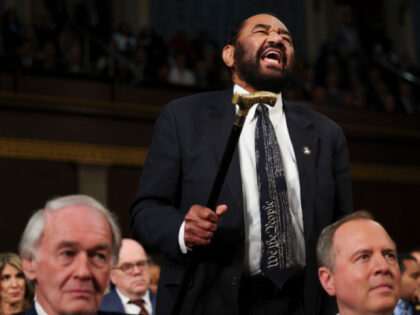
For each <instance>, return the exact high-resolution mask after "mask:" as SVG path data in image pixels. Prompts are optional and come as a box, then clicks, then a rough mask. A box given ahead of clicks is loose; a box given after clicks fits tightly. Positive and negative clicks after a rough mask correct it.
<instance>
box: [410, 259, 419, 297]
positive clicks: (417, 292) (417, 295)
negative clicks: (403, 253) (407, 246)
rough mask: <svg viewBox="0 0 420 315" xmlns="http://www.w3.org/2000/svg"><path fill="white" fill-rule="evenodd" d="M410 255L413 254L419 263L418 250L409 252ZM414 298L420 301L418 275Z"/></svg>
mask: <svg viewBox="0 0 420 315" xmlns="http://www.w3.org/2000/svg"><path fill="white" fill-rule="evenodd" d="M411 256H413V257H414V258H415V259H416V260H417V263H418V264H419V265H420V252H418V251H415V252H411ZM416 300H417V301H420V276H419V277H417V291H416Z"/></svg>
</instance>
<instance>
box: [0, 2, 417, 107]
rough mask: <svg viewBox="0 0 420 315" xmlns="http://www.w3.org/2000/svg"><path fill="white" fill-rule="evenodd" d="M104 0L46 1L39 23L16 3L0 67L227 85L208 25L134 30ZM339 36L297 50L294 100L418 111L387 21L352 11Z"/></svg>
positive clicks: (412, 69) (5, 19) (7, 20)
mask: <svg viewBox="0 0 420 315" xmlns="http://www.w3.org/2000/svg"><path fill="white" fill-rule="evenodd" d="M108 15H109V12H108V9H107V8H105V7H103V6H102V2H100V1H88V0H81V1H79V2H78V3H77V4H76V5H75V6H74V10H73V12H69V10H68V8H67V6H66V2H65V1H64V0H61V1H60V0H59V1H51V0H46V1H45V9H44V10H42V11H41V12H40V13H39V14H38V16H37V18H36V20H35V22H34V23H33V25H23V24H22V23H21V22H20V20H19V17H18V16H17V14H16V11H15V10H14V9H13V8H9V9H7V10H6V11H5V12H4V13H3V15H2V17H1V21H0V30H1V35H2V36H1V41H2V43H1V44H0V49H1V50H0V67H1V68H2V69H5V70H15V69H25V71H38V72H51V73H54V74H58V73H59V74H66V75H68V74H76V75H88V76H93V77H111V78H113V79H115V80H119V81H125V82H127V83H130V84H140V83H141V84H152V85H168V84H169V85H178V86H191V87H198V88H202V89H214V88H222V87H225V86H228V85H229V84H230V79H229V78H230V76H229V73H228V71H227V69H226V68H225V67H224V66H223V64H222V61H221V57H220V54H221V48H222V47H220V45H219V44H218V43H217V42H216V41H215V40H214V39H213V38H212V36H211V33H210V32H209V31H208V30H205V29H203V30H201V31H200V32H199V34H198V35H197V36H196V37H194V38H191V36H189V34H188V32H187V31H186V30H182V29H179V30H176V31H175V32H174V35H173V36H172V38H170V39H169V40H164V39H163V37H162V36H161V35H160V34H157V33H156V32H155V31H154V30H153V29H152V28H149V27H148V28H144V29H142V30H141V31H140V32H139V33H138V34H135V33H134V32H133V31H132V29H131V26H130V25H129V23H128V22H127V21H122V22H121V23H119V25H118V26H117V27H116V28H115V29H111V28H110V25H109V24H110V23H109V20H110V19H109V16H108ZM341 24H342V25H341V27H340V28H339V29H338V31H337V34H336V37H335V39H334V40H331V41H328V42H326V43H325V44H324V45H323V46H322V49H321V50H320V52H319V54H318V57H317V60H316V62H315V63H309V62H306V61H305V58H304V57H303V56H302V53H301V52H299V51H297V52H296V53H297V56H298V58H297V60H296V66H295V73H294V83H293V84H292V85H291V86H290V87H289V89H288V91H287V92H286V93H285V94H286V95H285V98H286V99H287V100H290V101H308V102H312V103H315V104H319V105H329V106H336V107H345V108H354V109H364V110H373V111H380V112H388V113H404V114H408V115H418V114H419V113H420V95H419V92H418V91H419V89H418V86H419V85H420V81H419V79H417V78H418V77H420V70H419V67H418V66H417V65H415V64H414V63H413V62H412V61H411V60H410V58H409V56H408V54H404V55H397V54H396V53H394V51H393V47H392V43H391V41H390V40H389V38H388V37H387V36H386V34H385V32H384V30H383V27H382V26H380V25H373V26H372V29H371V30H370V31H369V32H365V33H364V34H363V36H362V35H361V34H360V33H359V32H358V29H357V28H356V25H355V23H354V19H353V16H352V14H351V12H347V13H346V14H344V15H343V17H342V22H341Z"/></svg>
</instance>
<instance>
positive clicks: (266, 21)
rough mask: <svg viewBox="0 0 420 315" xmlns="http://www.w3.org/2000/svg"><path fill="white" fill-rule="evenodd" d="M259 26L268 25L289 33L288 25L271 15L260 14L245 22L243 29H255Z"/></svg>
mask: <svg viewBox="0 0 420 315" xmlns="http://www.w3.org/2000/svg"><path fill="white" fill-rule="evenodd" d="M258 24H261V25H267V26H269V27H273V28H277V29H280V30H286V31H288V29H287V27H286V25H284V23H283V22H282V21H280V20H279V19H278V18H277V17H275V16H273V15H270V14H258V15H254V16H251V17H250V18H248V19H247V20H245V23H244V26H243V29H244V28H245V27H246V28H253V27H255V26H256V25H258Z"/></svg>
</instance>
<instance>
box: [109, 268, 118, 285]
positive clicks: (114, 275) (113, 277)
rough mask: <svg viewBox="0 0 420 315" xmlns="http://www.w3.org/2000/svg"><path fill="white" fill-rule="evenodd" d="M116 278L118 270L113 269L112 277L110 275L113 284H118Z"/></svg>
mask: <svg viewBox="0 0 420 315" xmlns="http://www.w3.org/2000/svg"><path fill="white" fill-rule="evenodd" d="M116 277H117V275H116V270H114V269H112V270H111V273H110V275H109V280H111V282H112V284H114V285H115V284H116V282H115V281H116V280H117V279H116Z"/></svg>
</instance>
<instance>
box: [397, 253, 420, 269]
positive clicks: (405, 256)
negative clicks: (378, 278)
mask: <svg viewBox="0 0 420 315" xmlns="http://www.w3.org/2000/svg"><path fill="white" fill-rule="evenodd" d="M404 260H413V261H415V262H416V263H417V259H416V258H415V257H414V256H412V255H410V254H409V253H405V252H399V253H398V266H399V267H400V271H401V274H403V273H404V271H405V265H404Z"/></svg>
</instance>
